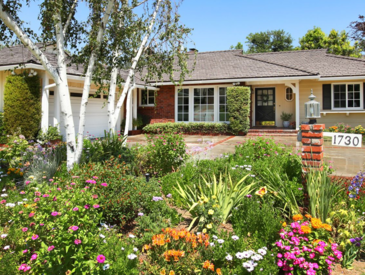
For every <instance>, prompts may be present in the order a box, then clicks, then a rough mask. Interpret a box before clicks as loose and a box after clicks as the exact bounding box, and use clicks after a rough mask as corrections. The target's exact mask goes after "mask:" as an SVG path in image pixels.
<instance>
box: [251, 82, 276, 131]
mask: <svg viewBox="0 0 365 275" xmlns="http://www.w3.org/2000/svg"><path fill="white" fill-rule="evenodd" d="M255 110H256V111H255V118H256V119H255V122H256V126H275V88H257V89H256V90H255Z"/></svg>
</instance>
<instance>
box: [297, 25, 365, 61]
mask: <svg viewBox="0 0 365 275" xmlns="http://www.w3.org/2000/svg"><path fill="white" fill-rule="evenodd" d="M299 43H300V47H301V50H311V49H328V52H329V53H332V54H336V55H344V56H351V57H361V49H360V47H359V45H358V43H355V44H354V45H353V46H351V44H350V41H349V40H348V34H347V33H346V32H345V31H341V32H338V31H336V30H331V32H330V34H329V35H328V36H327V35H326V34H325V33H324V32H323V31H322V29H321V28H319V27H314V28H313V29H311V30H309V31H308V32H307V33H306V34H305V35H304V36H303V37H302V38H300V39H299Z"/></svg>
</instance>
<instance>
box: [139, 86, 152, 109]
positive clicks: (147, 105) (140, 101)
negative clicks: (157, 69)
mask: <svg viewBox="0 0 365 275" xmlns="http://www.w3.org/2000/svg"><path fill="white" fill-rule="evenodd" d="M142 91H147V95H148V94H149V92H150V91H152V92H153V96H154V98H155V102H156V96H155V91H154V90H149V89H139V100H138V105H139V106H143V107H154V106H155V103H152V104H150V103H149V98H150V97H149V96H147V102H148V103H147V104H142Z"/></svg>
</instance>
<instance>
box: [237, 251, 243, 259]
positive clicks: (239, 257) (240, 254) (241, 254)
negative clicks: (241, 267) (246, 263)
mask: <svg viewBox="0 0 365 275" xmlns="http://www.w3.org/2000/svg"><path fill="white" fill-rule="evenodd" d="M236 257H237V258H238V259H240V260H242V259H243V258H244V256H243V253H242V252H237V253H236Z"/></svg>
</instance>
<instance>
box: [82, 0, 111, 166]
mask: <svg viewBox="0 0 365 275" xmlns="http://www.w3.org/2000/svg"><path fill="white" fill-rule="evenodd" d="M113 6H114V0H109V2H108V6H107V8H106V11H105V13H104V16H103V19H102V20H101V24H100V27H99V31H98V35H97V37H96V45H97V47H96V48H95V49H94V50H93V51H92V53H91V56H90V59H89V64H88V67H87V71H86V75H85V80H84V88H83V91H82V98H81V106H80V118H79V131H78V134H77V140H78V143H77V147H76V163H79V162H80V159H81V155H82V148H83V145H84V144H83V143H84V142H83V141H84V131H85V114H86V106H87V103H88V101H89V95H90V86H91V78H92V75H93V72H94V67H95V60H96V55H97V52H98V51H99V49H100V46H101V42H102V41H103V38H104V33H105V27H106V24H107V23H108V20H109V17H110V13H111V11H112V8H113Z"/></svg>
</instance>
